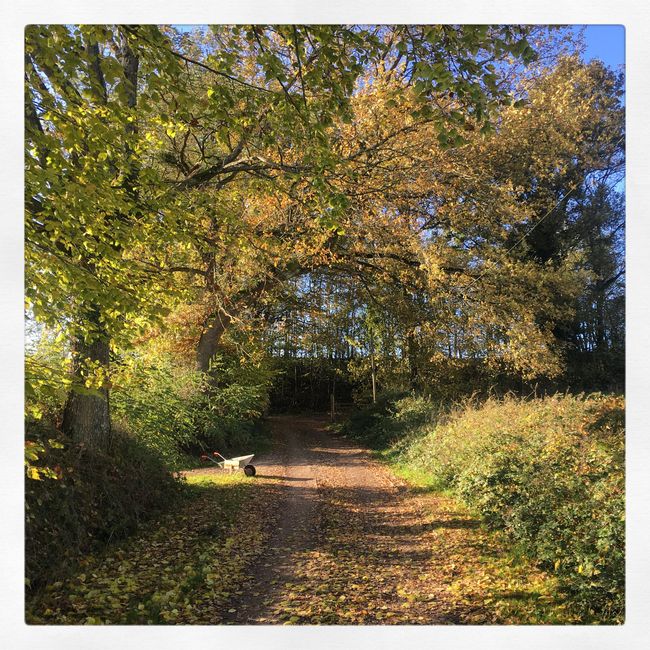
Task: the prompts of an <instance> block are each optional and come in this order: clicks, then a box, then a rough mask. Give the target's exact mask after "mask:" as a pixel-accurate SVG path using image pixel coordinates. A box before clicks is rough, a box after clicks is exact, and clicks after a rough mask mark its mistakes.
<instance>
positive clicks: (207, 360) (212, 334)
mask: <svg viewBox="0 0 650 650" xmlns="http://www.w3.org/2000/svg"><path fill="white" fill-rule="evenodd" d="M231 320H232V317H231V316H230V315H229V314H226V312H224V311H222V310H220V311H219V312H217V314H216V315H214V314H213V315H212V316H209V317H208V318H207V319H206V320H205V322H204V324H203V331H202V332H201V338H200V339H199V344H198V346H197V350H196V365H197V368H198V369H199V370H202V371H203V372H208V371H209V370H210V364H211V362H212V359H213V358H214V355H215V354H216V353H217V346H218V345H219V341H220V340H221V336H222V335H223V333H224V332H225V330H226V328H227V327H228V325H230V322H231Z"/></svg>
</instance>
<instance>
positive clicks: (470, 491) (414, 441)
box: [348, 395, 625, 623]
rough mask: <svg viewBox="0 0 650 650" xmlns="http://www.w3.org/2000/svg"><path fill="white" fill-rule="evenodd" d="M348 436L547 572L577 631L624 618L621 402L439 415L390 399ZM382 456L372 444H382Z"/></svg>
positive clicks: (572, 400)
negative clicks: (389, 454)
mask: <svg viewBox="0 0 650 650" xmlns="http://www.w3.org/2000/svg"><path fill="white" fill-rule="evenodd" d="M357 424H362V425H364V426H365V429H364V426H361V427H356V428H355V422H352V421H351V422H350V423H349V424H348V428H349V430H350V431H352V432H356V433H357V434H358V435H361V436H363V437H364V439H366V440H367V441H368V442H369V443H370V444H373V442H377V441H380V442H381V443H382V444H383V445H384V446H385V445H387V444H390V445H391V446H392V450H393V453H394V454H395V455H396V456H397V459H398V461H397V462H399V463H400V464H403V465H407V466H409V467H410V468H413V469H415V470H418V471H420V472H424V473H426V474H427V475H428V476H430V477H431V479H432V484H434V485H436V486H438V487H440V488H446V489H450V490H452V491H453V492H455V493H456V494H457V495H458V496H459V497H460V498H461V499H462V500H463V501H464V502H465V503H466V504H467V505H469V506H470V507H471V508H473V509H474V510H475V511H477V512H478V513H479V514H480V515H481V516H482V517H483V518H484V520H485V521H486V522H487V523H488V524H489V525H490V526H493V527H495V528H499V529H502V530H504V531H505V532H506V533H507V535H508V536H509V537H510V538H511V540H513V542H515V543H516V544H517V545H518V546H519V547H520V548H521V549H522V550H523V551H524V552H526V553H527V554H528V555H529V556H531V557H532V558H534V559H535V560H536V561H538V563H539V564H540V566H541V567H542V568H545V569H547V570H549V571H551V572H554V573H555V575H556V576H557V577H558V580H559V584H560V585H561V588H562V590H563V591H564V592H565V593H566V594H567V596H568V597H569V600H570V602H571V603H572V606H573V607H574V608H575V609H576V610H577V611H579V612H580V614H581V617H582V619H583V620H584V621H585V622H593V621H600V622H610V623H614V622H621V621H622V620H623V612H624V574H625V571H624V567H625V549H624V533H625V517H624V514H625V503H624V482H625V478H624V431H625V429H624V403H623V399H622V398H619V397H605V396H602V395H591V396H588V397H585V396H570V395H563V396H557V395H556V396H553V397H546V398H544V399H529V400H524V399H517V398H514V397H506V398H504V399H501V400H497V399H488V400H486V401H485V402H483V403H480V404H478V403H475V402H472V401H471V400H469V401H467V402H465V403H464V404H463V405H461V406H459V407H457V408H455V409H453V410H451V411H449V412H447V413H445V414H443V413H441V412H440V410H439V408H438V407H437V406H436V405H434V404H433V403H431V402H429V401H428V400H426V399H423V398H414V397H406V398H402V399H397V400H394V399H393V400H390V399H389V400H388V403H383V404H382V407H381V410H378V411H377V412H375V414H374V415H372V416H369V415H368V413H366V414H365V415H363V416H357ZM380 446H381V445H380Z"/></svg>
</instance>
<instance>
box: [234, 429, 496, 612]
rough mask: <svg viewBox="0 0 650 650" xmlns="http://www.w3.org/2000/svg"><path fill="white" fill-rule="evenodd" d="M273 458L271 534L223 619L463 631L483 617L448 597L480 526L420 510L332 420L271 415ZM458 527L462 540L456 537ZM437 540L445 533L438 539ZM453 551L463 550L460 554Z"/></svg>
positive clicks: (261, 471)
mask: <svg viewBox="0 0 650 650" xmlns="http://www.w3.org/2000/svg"><path fill="white" fill-rule="evenodd" d="M271 424H272V428H273V432H274V446H273V452H272V453H271V454H269V455H268V456H267V457H261V458H259V459H256V460H257V462H256V466H257V472H258V480H259V481H261V482H268V483H270V484H271V483H272V484H273V485H274V488H275V489H277V488H278V487H279V488H280V489H279V491H278V494H279V498H278V499H277V500H276V501H275V504H274V508H275V511H274V512H270V513H269V515H270V516H269V519H270V521H272V522H274V524H273V526H274V530H273V531H272V533H271V536H270V541H269V543H268V546H267V547H266V550H265V552H264V553H263V554H262V556H261V557H259V558H258V559H257V560H256V561H255V562H254V563H253V565H252V566H251V567H250V568H249V578H248V581H247V583H246V584H244V585H243V592H242V594H241V596H238V597H237V598H236V599H235V600H233V601H232V602H231V603H230V606H229V607H228V613H227V614H226V615H225V619H224V621H223V622H225V623H231V624H255V623H258V624H259V623H262V624H264V623H266V624H268V623H282V622H288V623H331V624H332V623H333V624H345V623H349V624H359V623H366V624H368V623H370V624H372V623H388V622H390V623H421V624H440V623H459V622H466V621H467V620H472V622H479V621H480V620H481V619H484V618H485V617H484V615H483V614H482V611H481V609H480V608H478V609H477V607H476V606H475V605H473V606H468V605H467V604H464V603H462V602H461V603H459V602H458V601H457V599H454V598H452V596H451V595H450V592H449V589H448V587H449V585H450V584H451V582H452V581H453V579H454V578H455V576H457V575H458V571H457V565H456V563H455V562H454V561H452V560H453V559H454V557H455V555H454V554H455V553H460V554H461V555H462V553H463V551H464V550H467V549H464V548H457V546H458V544H460V545H461V547H462V546H466V544H467V540H466V538H467V534H466V533H467V532H468V529H471V528H474V527H475V526H476V522H475V521H473V520H471V519H469V518H467V517H466V516H463V515H459V514H458V513H456V512H455V511H454V510H453V509H452V510H451V511H450V510H449V508H448V503H447V502H445V501H444V500H440V501H439V502H437V503H432V502H430V501H429V502H428V503H424V501H423V499H424V497H419V496H418V495H415V494H413V493H412V492H410V491H409V490H407V489H406V488H405V487H404V486H403V485H402V484H401V483H400V482H399V481H398V480H397V479H395V478H394V477H393V476H392V475H391V474H390V473H389V471H388V470H387V469H386V468H385V467H383V466H382V465H380V464H379V463H377V462H376V461H374V460H373V459H372V457H371V456H370V454H369V452H368V451H367V450H365V449H362V448H359V447H358V446H356V445H355V444H354V443H352V442H350V441H348V440H346V439H343V438H340V437H336V436H333V435H331V434H329V433H327V431H326V425H327V419H326V418H308V417H295V416H293V417H291V416H282V417H275V418H271ZM459 531H462V532H464V533H465V534H464V535H460V536H458V535H454V533H455V532H456V533H457V532H459ZM441 533H443V534H442V535H441ZM455 546H456V547H455Z"/></svg>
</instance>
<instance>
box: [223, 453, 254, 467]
mask: <svg viewBox="0 0 650 650" xmlns="http://www.w3.org/2000/svg"><path fill="white" fill-rule="evenodd" d="M253 456H255V454H249V455H248V456H236V457H235V458H226V459H225V460H224V461H223V462H222V463H219V464H220V465H222V466H223V467H224V468H226V467H227V468H229V469H239V468H241V467H246V465H248V464H249V463H250V462H251V460H253Z"/></svg>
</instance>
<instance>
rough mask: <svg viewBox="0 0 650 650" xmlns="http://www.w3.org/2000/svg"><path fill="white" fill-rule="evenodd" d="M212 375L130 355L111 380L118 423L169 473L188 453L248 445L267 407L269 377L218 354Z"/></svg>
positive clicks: (163, 360) (181, 464)
mask: <svg viewBox="0 0 650 650" xmlns="http://www.w3.org/2000/svg"><path fill="white" fill-rule="evenodd" d="M212 377H213V379H212V380H211V379H210V378H209V377H207V376H206V375H205V374H204V373H201V372H199V371H198V370H194V369H192V368H188V367H187V365H186V364H183V363H175V362H174V361H173V360H172V358H171V357H170V356H167V355H158V356H157V357H153V358H143V357H138V356H135V355H131V356H130V357H128V358H127V359H125V362H124V363H123V365H122V366H121V367H120V369H119V370H118V371H117V372H116V373H115V375H114V379H113V382H114V389H113V393H112V397H111V399H112V407H113V410H114V414H115V420H116V424H117V425H118V427H121V428H122V429H124V430H125V431H128V432H129V434H130V435H131V436H133V437H136V438H137V439H138V440H139V441H140V442H141V443H142V444H143V445H144V446H145V447H146V448H147V449H149V450H150V453H152V454H155V455H156V456H157V457H158V458H160V459H161V460H162V461H163V462H164V463H165V465H166V466H167V467H169V468H170V469H180V468H181V467H184V466H186V465H187V463H188V458H187V454H188V453H190V452H191V453H194V452H195V451H196V450H198V449H215V448H216V449H219V450H221V451H225V450H229V449H239V448H241V447H242V446H244V445H247V444H251V442H252V440H253V437H254V436H255V433H256V431H257V429H258V425H257V420H259V418H260V417H261V415H262V414H263V413H264V411H265V409H266V407H267V403H268V397H267V393H268V388H269V381H270V374H269V373H268V372H267V371H265V370H264V368H260V367H257V366H256V365H255V364H247V363H246V362H243V363H242V361H241V360H240V359H235V358H233V357H232V356H226V355H221V356H219V357H218V358H216V359H215V361H214V363H213V367H212ZM195 455H196V454H195Z"/></svg>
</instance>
